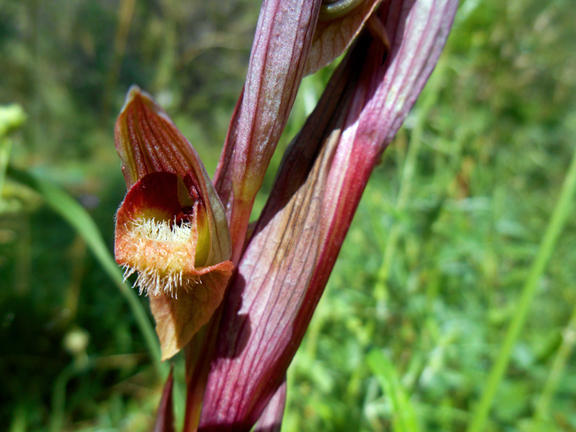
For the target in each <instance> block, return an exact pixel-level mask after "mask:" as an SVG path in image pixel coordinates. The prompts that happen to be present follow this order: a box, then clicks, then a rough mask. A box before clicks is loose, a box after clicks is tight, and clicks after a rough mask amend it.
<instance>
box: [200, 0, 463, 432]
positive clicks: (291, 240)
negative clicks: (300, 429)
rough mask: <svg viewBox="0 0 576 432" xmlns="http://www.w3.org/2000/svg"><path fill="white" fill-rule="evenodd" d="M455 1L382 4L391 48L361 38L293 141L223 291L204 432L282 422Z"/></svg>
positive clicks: (378, 21) (381, 20) (379, 21)
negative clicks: (326, 297)
mask: <svg viewBox="0 0 576 432" xmlns="http://www.w3.org/2000/svg"><path fill="white" fill-rule="evenodd" d="M457 6H458V2H457V0H385V1H384V2H382V4H381V6H380V7H379V9H378V10H376V11H375V12H374V14H373V15H372V16H371V17H370V18H369V19H373V20H375V23H373V24H375V25H379V26H381V27H384V28H385V29H386V33H387V37H389V39H388V40H389V45H388V44H387V43H386V42H385V41H384V40H383V38H382V37H381V35H382V34H381V32H374V33H376V36H374V34H373V32H372V31H370V32H368V31H366V30H365V31H363V34H361V35H360V37H359V39H358V40H357V41H356V43H355V45H354V46H353V48H352V50H351V51H350V52H349V53H348V55H347V56H346V58H345V59H344V60H343V61H342V62H341V63H340V65H339V67H338V68H337V70H336V72H335V73H334V75H333V77H332V79H331V81H330V83H329V84H328V87H327V88H326V91H325V92H324V94H323V96H322V99H321V100H320V102H319V104H318V106H317V107H316V110H315V111H314V112H313V113H312V114H311V116H310V117H309V118H308V120H307V123H306V124H305V125H304V128H303V129H302V131H301V132H300V134H299V135H298V136H297V137H296V138H295V139H294V141H293V142H292V144H291V145H290V147H289V149H288V150H287V152H286V154H285V156H284V159H283V162H282V165H281V168H280V171H279V173H278V175H277V177H276V181H275V184H274V187H273V189H272V192H271V194H270V198H269V200H268V202H267V204H266V206H265V208H264V209H263V211H262V213H261V215H260V218H259V220H258V222H257V224H256V226H255V228H254V232H253V234H252V236H251V237H250V240H249V242H248V244H247V246H246V248H245V250H244V252H243V254H242V258H241V260H240V261H239V263H238V270H237V275H236V276H235V277H234V279H233V280H232V282H231V284H230V287H229V288H228V291H227V294H226V299H225V301H224V304H223V312H222V317H223V318H222V321H221V324H220V329H219V332H220V334H219V337H218V340H217V346H216V350H215V356H214V359H213V362H212V365H211V370H210V373H209V376H208V381H207V386H206V393H205V398H204V405H203V409H202V415H201V420H200V427H199V429H198V430H199V432H213V431H219V432H224V431H234V432H240V431H246V432H248V431H250V430H252V429H251V428H252V427H253V425H254V424H255V423H256V422H257V421H263V422H264V424H269V414H270V413H269V411H274V412H275V414H276V417H275V418H276V419H278V418H279V415H278V414H279V413H281V410H282V406H280V407H278V403H277V401H278V400H279V399H280V398H281V397H282V395H283V390H282V388H283V382H284V379H285V374H286V370H287V368H288V365H289V364H290V362H291V360H292V358H293V356H294V354H295V352H296V349H297V348H298V346H299V345H300V342H301V340H302V337H303V336H304V332H305V330H306V328H307V326H308V323H309V322H310V319H311V317H312V314H313V312H314V309H315V307H316V305H317V303H318V301H319V299H320V296H321V295H322V292H323V289H324V287H325V285H326V283H327V281H328V277H329V275H330V272H331V270H332V268H333V266H334V263H335V260H336V257H337V255H338V252H339V250H340V247H341V246H342V243H343V241H344V237H345V235H346V232H347V231H348V227H349V226H350V223H351V221H352V217H353V215H354V212H355V210H356V207H357V205H358V203H359V201H360V197H361V195H362V192H363V190H364V188H365V186H366V184H367V182H368V178H369V176H370V173H371V172H372V170H373V168H374V167H375V166H376V164H377V163H378V160H379V159H380V156H381V154H382V152H383V151H384V149H385V148H386V146H387V145H388V144H389V143H390V141H391V140H392V138H393V137H394V135H395V134H396V132H397V130H398V128H399V127H400V125H401V124H402V122H403V120H404V119H405V118H406V116H407V114H408V111H409V110H410V108H411V107H412V105H413V104H414V102H415V101H416V98H417V97H418V95H419V93H420V91H421V90H422V88H423V86H424V84H425V83H426V80H427V79H428V77H429V75H430V73H431V72H432V70H433V68H434V66H435V64H436V62H437V60H438V57H439V55H440V52H441V51H442V48H443V46H444V43H445V42H446V38H447V36H448V33H449V30H450V27H451V25H452V21H453V18H454V14H455V12H456V9H457ZM371 30H372V29H371ZM237 377H242V379H237ZM259 419H260V420H259Z"/></svg>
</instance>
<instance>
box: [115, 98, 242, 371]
mask: <svg viewBox="0 0 576 432" xmlns="http://www.w3.org/2000/svg"><path fill="white" fill-rule="evenodd" d="M115 141H116V149H117V151H118V153H119V155H120V158H121V159H122V171H123V173H124V178H125V180H126V185H127V187H128V193H127V194H126V197H125V199H124V201H123V202H122V204H121V206H120V209H119V210H118V213H117V214H116V233H115V246H114V253H115V257H116V262H118V264H120V265H122V266H123V267H124V268H125V271H126V273H125V277H126V278H127V277H129V276H130V275H131V274H133V273H135V272H136V273H138V277H137V279H136V283H135V285H137V286H138V287H139V288H140V293H145V294H147V295H148V296H149V297H150V308H151V310H152V314H153V315H154V318H155V320H156V332H157V333H158V337H159V338H160V345H161V348H162V359H163V360H165V359H167V358H170V357H172V356H173V355H174V354H176V353H177V352H178V351H179V350H180V349H181V348H182V347H184V346H185V345H186V344H187V343H188V342H189V341H190V339H191V338H192V336H194V334H196V332H198V330H199V329H200V328H201V327H202V326H203V325H204V324H206V323H207V322H208V321H209V320H210V317H211V316H212V314H213V313H214V311H215V310H216V308H217V307H218V306H219V305H220V303H221V301H222V298H223V295H224V290H225V288H226V285H227V283H228V279H229V278H230V275H231V274H232V270H233V264H232V262H231V261H230V256H231V253H232V252H231V251H232V249H231V242H230V233H229V230H228V223H227V220H226V216H225V213H224V208H223V206H222V203H221V202H220V199H219V198H218V195H217V194H216V192H215V190H214V186H213V185H212V182H211V181H210V178H209V177H208V174H207V173H206V170H205V169H204V166H203V165H202V162H201V161H200V159H199V157H198V154H197V153H196V151H195V150H194V148H193V147H192V145H191V144H190V143H189V142H188V141H187V140H186V138H184V136H183V135H182V134H181V133H180V131H178V129H177V128H176V126H175V125H174V124H173V123H172V121H171V120H170V119H169V117H168V115H167V114H166V113H165V112H164V111H163V110H162V109H161V108H160V107H159V106H158V105H157V104H156V102H154V100H153V99H152V98H151V97H150V96H149V95H148V94H146V93H144V92H142V91H141V90H140V89H139V88H138V87H132V88H131V89H130V91H129V92H128V96H127V99H126V103H125V105H124V108H123V109H122V111H121V113H120V115H119V117H118V120H117V122H116V128H115Z"/></svg>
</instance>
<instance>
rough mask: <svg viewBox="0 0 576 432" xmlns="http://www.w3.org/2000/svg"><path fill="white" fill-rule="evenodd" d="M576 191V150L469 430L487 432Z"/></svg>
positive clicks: (471, 431) (470, 431)
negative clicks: (541, 279)
mask: <svg viewBox="0 0 576 432" xmlns="http://www.w3.org/2000/svg"><path fill="white" fill-rule="evenodd" d="M575 191H576V151H575V152H574V154H573V156H572V162H571V164H570V168H569V169H568V173H567V174H566V178H565V179H564V184H563V185H562V190H561V192H560V198H558V201H557V202H556V206H555V207H554V211H553V213H552V217H551V219H550V222H549V223H548V226H547V227H546V232H545V233H544V237H543V238H542V243H541V244H540V248H539V249H538V253H537V255H536V259H535V260H534V262H533V263H532V267H531V268H530V273H529V275H528V278H527V280H526V284H525V285H524V288H523V290H522V295H521V297H520V300H519V302H518V306H517V307H516V311H515V313H514V316H513V317H512V322H511V323H510V326H509V327H508V331H507V332H506V337H505V339H504V342H503V343H502V347H501V348H500V352H499V353H498V357H497V358H496V363H495V364H494V366H493V367H492V370H491V371H490V375H489V377H488V381H487V383H486V386H485V387H484V393H483V394H482V398H481V399H480V403H479V404H478V407H477V408H476V410H475V412H474V415H473V417H472V421H471V423H470V426H469V427H468V432H481V431H483V430H485V427H486V420H487V419H488V414H489V413H490V408H491V407H492V403H493V402H494V397H495V396H496V392H497V391H498V387H499V386H500V382H501V381H502V378H503V377H504V373H505V372H506V369H507V367H508V363H509V362H510V355H511V353H512V349H513V348H514V345H515V344H516V341H517V340H518V336H519V335H520V331H521V330H522V327H523V326H524V323H525V322H526V317H527V315H528V311H529V309H530V306H531V304H532V300H533V299H534V297H535V295H536V291H537V289H538V281H539V280H540V278H541V277H542V274H543V273H544V270H545V269H546V265H547V264H548V261H549V260H550V257H551V256H552V252H554V246H555V245H556V241H557V240H558V237H559V236H560V233H561V232H562V229H563V228H564V223H565V222H566V219H567V218H568V216H569V215H570V210H571V208H572V204H573V197H574V192H575Z"/></svg>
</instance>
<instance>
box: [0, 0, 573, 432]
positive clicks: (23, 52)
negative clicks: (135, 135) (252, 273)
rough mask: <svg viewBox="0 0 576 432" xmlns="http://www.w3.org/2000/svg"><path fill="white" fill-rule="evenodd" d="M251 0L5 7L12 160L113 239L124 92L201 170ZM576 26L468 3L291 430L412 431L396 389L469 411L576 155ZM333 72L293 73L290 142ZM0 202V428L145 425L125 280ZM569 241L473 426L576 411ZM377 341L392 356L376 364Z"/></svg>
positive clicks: (143, 365) (312, 343) (473, 0)
mask: <svg viewBox="0 0 576 432" xmlns="http://www.w3.org/2000/svg"><path fill="white" fill-rule="evenodd" d="M259 6H260V5H259V2H257V1H256V0H230V1H226V2H200V1H192V0H191V1H184V0H157V1H138V2H136V1H134V0H120V1H118V0H114V1H113V0H102V1H89V0H73V1H69V0H54V1H50V2H39V1H32V0H24V1H17V0H5V1H3V2H0V65H2V76H1V78H0V103H1V104H8V103H18V104H20V105H21V106H22V107H23V109H24V111H25V113H26V115H27V120H26V122H25V123H24V124H23V125H22V127H21V129H20V130H18V131H12V132H11V135H10V138H11V141H12V145H11V163H12V164H14V165H16V166H18V167H20V168H24V169H27V170H30V171H33V172H34V173H36V174H37V175H40V176H45V178H48V179H50V180H52V181H55V182H57V183H59V184H60V185H61V186H63V187H64V188H65V189H67V190H68V191H69V192H70V193H72V194H73V195H74V196H75V197H76V199H77V200H78V201H79V202H80V203H81V204H82V205H84V206H85V207H86V208H87V209H88V210H89V212H90V213H91V215H92V217H93V218H94V219H95V221H96V222H97V224H98V226H99V227H100V229H101V231H102V233H103V235H104V238H105V239H107V240H108V242H109V246H110V248H111V242H112V238H113V236H112V232H113V215H114V212H115V210H116V208H117V206H118V203H119V202H120V201H121V199H122V197H123V195H124V193H125V187H124V183H123V180H122V176H121V173H120V169H119V161H118V159H117V156H116V154H115V151H114V147H113V138H112V127H113V121H114V118H115V116H116V114H117V112H118V111H119V109H120V107H121V104H122V102H123V98H124V94H125V92H126V90H127V88H128V87H129V85H131V84H133V83H136V84H139V85H140V86H142V87H143V88H145V89H147V90H149V91H150V92H152V93H153V94H155V95H156V96H157V97H158V99H159V101H160V102H161V103H162V104H163V105H164V106H165V107H166V109H167V110H168V112H169V113H170V115H171V116H172V117H173V118H174V119H175V121H176V122H177V124H178V126H179V127H180V128H181V129H182V131H183V132H184V134H185V135H186V136H187V137H188V138H189V139H190V141H191V142H192V143H193V144H194V145H195V146H196V147H197V148H198V150H199V153H200V155H201V156H202V157H203V159H204V160H205V163H206V165H207V166H208V170H209V171H211V172H213V168H214V166H215V163H216V161H217V157H218V154H219V152H220V149H221V145H222V143H223V141H224V135H225V133H226V129H227V126H228V121H229V118H230V116H231V113H232V109H233V106H234V104H235V102H236V99H237V97H238V94H239V92H240V89H241V86H242V83H243V79H244V73H245V70H246V65H247V60H248V54H249V49H250V44H251V39H252V34H253V30H254V27H255V24H256V19H257V14H258V10H259ZM574 22H576V9H575V8H574V5H573V2H572V0H563V1H562V0H558V1H554V0H553V1H549V2H541V1H536V0H514V1H509V2H500V1H497V0H483V1H482V0H465V1H463V2H462V5H461V8H460V11H459V14H458V16H457V20H456V23H455V26H454V30H453V32H452V34H451V36H450V39H449V43H448V46H447V49H446V51H445V53H444V55H443V57H442V59H441V61H440V65H439V67H438V68H437V70H436V71H435V73H434V74H433V77H432V79H431V81H430V83H429V85H428V86H427V88H426V89H425V91H424V93H423V95H422V97H421V99H420V101H419V103H418V104H417V106H416V108H415V110H414V111H413V114H412V115H411V117H410V118H409V120H408V122H407V123H406V125H405V127H404V128H403V129H402V130H401V132H400V133H399V136H398V137H397V139H396V140H395V142H394V143H392V145H391V146H390V148H389V149H388V150H387V152H386V153H385V155H384V157H383V161H382V164H381V166H380V167H378V169H377V171H376V172H375V174H374V176H373V178H372V180H371V182H370V184H369V186H368V189H367V191H366V193H365V195H364V198H363V201H362V203H361V205H360V208H359V210H358V213H357V217H356V219H355V221H354V224H353V226H352V228H351V231H350V233H349V235H348V238H347V240H346V243H345V245H344V248H343V250H342V253H341V255H340V258H339V260H338V262H337V264H336V268H335V271H334V273H333V276H332V278H331V280H330V283H329V286H328V289H327V292H326V295H325V297H324V298H323V299H322V301H321V302H320V305H319V308H318V310H317V311H316V315H315V317H314V319H313V321H312V324H311V327H310V329H309V332H308V334H307V336H306V339H305V341H304V343H303V345H302V348H301V350H300V351H299V353H298V355H297V357H296V359H295V360H294V363H293V365H292V367H291V370H290V373H289V385H290V387H289V394H288V397H289V401H288V410H287V415H286V421H285V424H284V430H285V431H352V430H360V431H386V430H395V431H398V430H404V429H401V426H399V425H402V424H403V423H402V421H399V420H398V419H399V418H400V419H402V418H406V416H404V417H403V416H399V413H398V412H395V409H396V410H397V409H398V408H397V407H398V406H409V407H411V409H413V411H414V413H415V417H416V421H417V422H418V425H419V429H420V430H421V431H462V430H465V429H466V426H467V423H468V421H469V420H470V418H471V413H472V412H473V411H474V409H475V406H476V405H475V404H476V403H477V401H478V399H479V396H480V395H481V393H482V391H483V389H484V386H485V383H486V377H487V374H488V372H489V370H490V367H491V365H492V364H493V362H494V359H495V357H496V356H497V355H498V352H499V347H500V345H501V343H502V339H503V335H504V333H505V331H506V328H507V325H508V323H509V321H510V319H511V318H512V316H513V314H514V312H515V306H516V303H517V301H518V297H519V293H520V290H521V289H522V286H523V284H524V282H525V280H526V278H527V276H528V272H529V269H530V266H531V264H532V261H533V259H534V256H535V254H536V251H537V248H538V244H539V242H540V240H541V238H542V234H543V232H544V230H545V228H546V226H547V224H548V221H549V219H550V214H551V211H552V208H553V207H554V204H555V203H556V200H557V198H558V193H559V189H560V186H561V184H562V181H563V179H564V176H565V173H566V170H567V166H568V163H569V160H570V158H571V156H572V153H573V151H574V145H575V143H576V72H575V71H576V50H574V46H576V26H574ZM328 75H329V74H328V71H321V72H320V73H319V74H318V75H317V76H314V77H310V78H307V79H306V80H305V82H304V84H303V87H302V90H301V92H300V95H299V97H298V99H297V103H296V108H295V112H294V113H293V116H292V120H291V122H290V124H289V126H288V129H287V132H286V134H285V135H286V139H285V140H284V142H287V140H288V139H290V137H292V136H293V135H294V133H296V131H297V130H298V128H299V126H300V125H301V124H302V121H303V119H304V117H305V115H306V113H308V112H309V111H310V110H311V108H312V107H313V106H314V103H315V100H316V99H317V98H318V96H319V94H320V92H321V91H322V86H323V83H325V82H326V79H327V77H328ZM280 156H281V155H280V154H278V155H276V156H275V158H274V160H273V163H272V166H271V170H270V176H269V178H267V180H266V182H265V184H264V188H263V194H262V195H263V196H265V194H266V191H267V190H269V187H270V185H271V182H272V179H273V176H274V172H273V171H274V168H275V166H277V164H278V161H279V158H280ZM1 198H2V202H9V203H10V206H9V207H2V208H3V213H2V214H1V215H0V347H2V348H1V349H0V377H1V379H0V395H2V397H1V399H2V404H1V405H0V424H2V425H10V426H9V429H10V430H12V431H24V430H30V431H32V430H34V431H36V430H40V431H43V430H54V431H55V430H60V429H57V428H59V425H64V426H63V429H64V430H126V431H128V430H130V431H138V430H150V426H151V425H152V423H153V416H154V412H155V409H156V404H157V402H158V400H159V397H160V391H161V382H160V381H158V379H157V377H156V375H155V370H154V368H153V363H152V361H151V359H150V357H149V356H148V354H147V352H146V345H145V343H144V340H143V339H142V336H141V334H140V333H139V332H138V330H137V326H136V322H135V319H134V317H133V316H132V315H131V313H130V310H129V308H128V306H127V304H126V303H125V301H124V299H123V298H122V297H121V296H120V295H119V294H118V291H117V290H116V289H115V287H114V286H113V283H112V282H111V281H110V280H109V279H108V278H107V277H106V275H105V273H103V272H102V270H101V269H100V268H99V267H98V265H97V262H96V261H95V260H94V258H93V257H92V256H91V255H90V253H89V252H88V251H87V248H86V245H85V244H84V242H83V241H82V240H81V239H80V238H79V237H77V236H76V234H75V233H74V231H73V230H72V229H71V228H70V226H68V225H67V224H66V223H65V222H64V221H63V220H62V219H60V218H59V217H58V216H57V215H55V214H54V213H52V212H51V211H50V210H49V209H48V208H47V207H45V206H44V205H43V203H42V200H41V199H40V198H39V197H38V196H37V195H35V194H34V193H32V192H30V190H28V189H26V188H25V187H23V186H22V185H20V184H18V183H17V182H14V181H10V179H8V180H7V181H6V183H5V184H4V188H3V190H2V196H1ZM259 206H261V202H259ZM575 244H576V220H575V219H574V217H572V218H570V219H569V220H568V223H567V225H566V227H565V229H564V232H563V235H562V237H561V239H560V241H559V242H558V244H557V248H556V251H555V253H554V256H553V258H552V260H551V262H550V264H549V265H548V267H547V272H546V275H545V277H544V278H542V280H541V281H540V288H539V293H538V296H537V300H536V301H535V302H534V304H533V307H532V309H531V311H530V315H529V319H528V322H527V325H526V326H525V328H524V331H523V334H522V338H521V340H520V341H519V342H518V343H517V344H516V346H515V349H514V352H513V358H512V362H511V365H510V367H509V369H508V371H507V375H506V378H505V380H504V382H503V383H502V385H501V387H500V390H499V393H498V394H497V397H496V401H495V403H494V408H493V410H492V411H491V416H490V422H489V424H488V426H487V430H493V431H530V430H533V431H548V430H549V431H570V430H576V402H575V401H576V355H575V354H574V352H573V345H574V342H575V340H574V338H572V339H571V338H570V335H573V334H574V332H575V331H576V314H575V312H574V311H575V307H576V248H575V247H574V245H575ZM141 300H142V301H143V304H144V305H145V307H146V308H147V304H146V303H147V302H146V300H145V299H141ZM374 350H377V351H381V354H382V355H383V356H384V358H385V359H386V362H385V366H386V367H381V368H378V367H374V365H371V363H370V360H369V358H372V359H374V358H378V355H375V354H369V353H371V352H374ZM380 358H381V356H380ZM372 361H374V360H372ZM551 371H556V372H558V373H560V379H559V380H558V382H557V385H550V384H549V383H550V381H549V377H550V374H551ZM181 373H182V371H181V369H180V370H178V369H177V370H176V375H177V378H178V376H179V374H180V377H181ZM382 374H384V375H382ZM386 374H387V375H386ZM177 382H178V380H177ZM386 383H388V387H389V388H394V389H395V390H396V391H395V394H396V395H397V396H398V395H399V396H398V397H399V399H397V400H396V402H395V401H394V398H393V397H391V396H393V395H391V394H387V393H385V392H386V391H391V390H387V388H388V387H387V386H386ZM547 383H548V384H547ZM382 384H384V386H382ZM180 392H181V389H180ZM177 395H178V392H177ZM176 399H178V397H177V398H176ZM547 401H548V402H547ZM398 403H400V404H401V405H398ZM402 404H404V405H402ZM406 404H408V405H406ZM547 404H548V405H547ZM176 415H177V417H178V416H180V415H181V412H180V413H179V411H178V409H177V411H176ZM536 416H540V418H541V419H542V422H540V423H536V422H535V418H536ZM410 421H412V420H411V419H410Z"/></svg>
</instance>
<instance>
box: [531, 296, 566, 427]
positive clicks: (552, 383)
mask: <svg viewBox="0 0 576 432" xmlns="http://www.w3.org/2000/svg"><path fill="white" fill-rule="evenodd" d="M575 344H576V307H575V308H574V309H573V311H572V316H571V317H570V321H569V322H568V325H567V326H566V327H565V328H564V331H563V332H562V344H561V345H560V348H558V351H557V352H556V356H555V357H554V361H553V362H552V367H551V368H550V374H549V375H548V379H547V380H546V384H544V389H543V390H542V395H541V396H540V399H538V404H537V405H536V412H535V413H534V423H533V424H532V429H531V430H532V431H534V432H537V431H538V430H542V427H543V423H545V422H546V421H548V416H549V415H550V413H549V411H550V403H551V402H552V398H553V397H554V393H556V389H557V388H558V384H559V383H560V378H562V374H563V373H564V369H565V367H566V362H567V361H568V359H569V358H570V354H572V351H573V350H574V345H575Z"/></svg>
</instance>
